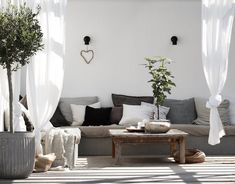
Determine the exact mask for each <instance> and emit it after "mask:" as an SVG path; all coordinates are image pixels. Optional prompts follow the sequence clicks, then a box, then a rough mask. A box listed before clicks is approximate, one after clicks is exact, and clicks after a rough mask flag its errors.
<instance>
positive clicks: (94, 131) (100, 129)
mask: <svg viewBox="0 0 235 184" xmlns="http://www.w3.org/2000/svg"><path fill="white" fill-rule="evenodd" d="M78 128H79V129H80V130H81V135H82V136H83V137H97V138H98V137H99V138H100V137H110V135H109V129H125V127H124V126H121V125H116V124H112V125H108V126H78ZM171 128H174V129H179V130H182V131H184V132H187V133H188V134H189V135H193V136H208V135H209V128H210V127H209V126H206V125H194V124H171ZM224 129H225V133H226V135H227V136H230V135H235V126H225V127H224Z"/></svg>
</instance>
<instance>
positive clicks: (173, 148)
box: [170, 138, 176, 157]
mask: <svg viewBox="0 0 235 184" xmlns="http://www.w3.org/2000/svg"><path fill="white" fill-rule="evenodd" d="M170 151H171V156H172V157H173V156H174V153H175V152H176V140H175V139H174V138H173V139H171V142H170Z"/></svg>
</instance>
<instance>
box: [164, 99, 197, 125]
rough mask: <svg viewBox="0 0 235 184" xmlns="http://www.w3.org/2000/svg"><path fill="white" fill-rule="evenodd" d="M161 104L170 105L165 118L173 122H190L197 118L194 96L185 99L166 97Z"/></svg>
mask: <svg viewBox="0 0 235 184" xmlns="http://www.w3.org/2000/svg"><path fill="white" fill-rule="evenodd" d="M163 105H164V106H166V107H170V111H169V113H168V114H167V116H166V118H167V119H169V120H170V121H171V123H173V124H184V123H186V124H191V123H192V122H193V120H194V119H196V118H197V113H196V109H195V103H194V98H189V99H185V100H175V99H166V100H165V102H164V104H163Z"/></svg>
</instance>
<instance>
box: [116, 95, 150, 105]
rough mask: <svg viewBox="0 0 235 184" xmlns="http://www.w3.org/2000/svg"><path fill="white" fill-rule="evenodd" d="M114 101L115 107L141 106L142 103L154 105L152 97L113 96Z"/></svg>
mask: <svg viewBox="0 0 235 184" xmlns="http://www.w3.org/2000/svg"><path fill="white" fill-rule="evenodd" d="M112 100H113V105H114V106H122V105H123V104H128V105H140V104H141V102H147V103H153V100H154V98H153V97H152V96H127V95H119V94H112Z"/></svg>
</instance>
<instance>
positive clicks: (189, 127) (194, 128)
mask: <svg viewBox="0 0 235 184" xmlns="http://www.w3.org/2000/svg"><path fill="white" fill-rule="evenodd" d="M171 128H175V129H179V130H182V131H184V132H187V133H188V134H189V135H193V136H208V135H209V130H210V127H209V126H207V125H194V124H171ZM224 130H225V133H226V135H235V126H224Z"/></svg>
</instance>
